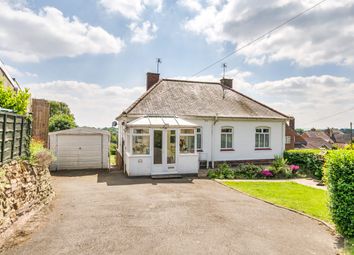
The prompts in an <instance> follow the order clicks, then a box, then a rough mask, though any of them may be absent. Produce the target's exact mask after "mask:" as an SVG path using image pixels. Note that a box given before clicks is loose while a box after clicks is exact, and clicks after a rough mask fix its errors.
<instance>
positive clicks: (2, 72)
mask: <svg viewBox="0 0 354 255" xmlns="http://www.w3.org/2000/svg"><path fill="white" fill-rule="evenodd" d="M1 75H3V76H4V77H5V78H6V80H7V81H8V83H9V84H11V86H12V87H13V88H14V89H17V88H18V86H17V84H16V83H15V81H14V80H13V78H12V77H11V75H10V74H9V72H8V71H7V70H6V67H5V64H4V63H3V62H2V61H1V60H0V76H1Z"/></svg>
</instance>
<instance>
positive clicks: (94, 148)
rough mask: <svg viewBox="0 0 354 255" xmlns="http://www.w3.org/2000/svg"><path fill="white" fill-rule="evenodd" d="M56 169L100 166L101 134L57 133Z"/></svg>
mask: <svg viewBox="0 0 354 255" xmlns="http://www.w3.org/2000/svg"><path fill="white" fill-rule="evenodd" d="M57 139H58V140H57V167H58V169H88V168H102V167H103V165H102V136H101V135H58V136H57Z"/></svg>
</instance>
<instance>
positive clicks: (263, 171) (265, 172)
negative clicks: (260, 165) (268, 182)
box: [261, 169, 273, 177]
mask: <svg viewBox="0 0 354 255" xmlns="http://www.w3.org/2000/svg"><path fill="white" fill-rule="evenodd" d="M261 175H263V176H265V177H272V176H273V173H272V172H271V171H269V170H268V169H264V170H262V171H261Z"/></svg>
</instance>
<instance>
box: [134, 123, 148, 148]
mask: <svg viewBox="0 0 354 255" xmlns="http://www.w3.org/2000/svg"><path fill="white" fill-rule="evenodd" d="M132 149H133V154H134V155H149V154H150V133H149V129H148V128H140V129H133V133H132Z"/></svg>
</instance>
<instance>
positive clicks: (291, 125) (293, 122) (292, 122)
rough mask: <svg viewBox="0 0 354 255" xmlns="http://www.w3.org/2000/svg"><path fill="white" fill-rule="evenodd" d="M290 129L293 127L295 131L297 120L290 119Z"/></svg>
mask: <svg viewBox="0 0 354 255" xmlns="http://www.w3.org/2000/svg"><path fill="white" fill-rule="evenodd" d="M289 127H291V128H292V129H293V130H295V118H294V117H290V119H289Z"/></svg>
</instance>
